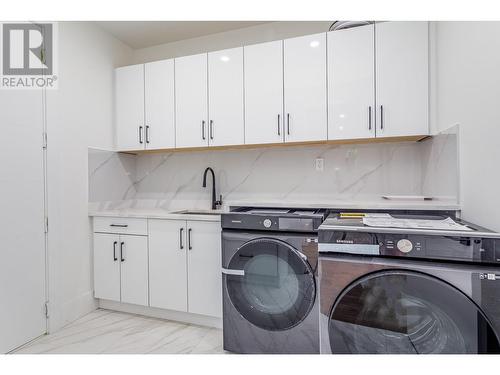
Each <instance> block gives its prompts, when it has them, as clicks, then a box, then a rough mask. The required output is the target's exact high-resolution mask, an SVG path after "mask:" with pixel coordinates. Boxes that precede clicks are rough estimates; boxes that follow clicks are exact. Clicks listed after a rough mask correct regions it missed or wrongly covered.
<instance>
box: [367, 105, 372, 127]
mask: <svg viewBox="0 0 500 375" xmlns="http://www.w3.org/2000/svg"><path fill="white" fill-rule="evenodd" d="M368 130H372V106H371V105H370V106H368Z"/></svg>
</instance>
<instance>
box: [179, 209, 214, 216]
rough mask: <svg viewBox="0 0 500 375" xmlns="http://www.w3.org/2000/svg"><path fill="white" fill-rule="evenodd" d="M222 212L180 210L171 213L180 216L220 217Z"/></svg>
mask: <svg viewBox="0 0 500 375" xmlns="http://www.w3.org/2000/svg"><path fill="white" fill-rule="evenodd" d="M222 212H223V211H221V210H181V211H174V212H172V213H173V214H182V215H220V214H221V213H222Z"/></svg>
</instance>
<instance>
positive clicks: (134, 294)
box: [118, 235, 148, 306]
mask: <svg viewBox="0 0 500 375" xmlns="http://www.w3.org/2000/svg"><path fill="white" fill-rule="evenodd" d="M119 250H120V251H119V254H118V260H119V262H120V263H121V301H122V302H124V303H133V304H136V305H143V306H147V305H148V238H147V237H146V236H127V235H121V236H120V243H119Z"/></svg>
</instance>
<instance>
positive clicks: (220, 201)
mask: <svg viewBox="0 0 500 375" xmlns="http://www.w3.org/2000/svg"><path fill="white" fill-rule="evenodd" d="M215 204H216V205H217V206H222V194H220V195H219V200H218V201H216V202H215Z"/></svg>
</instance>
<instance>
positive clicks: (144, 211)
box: [89, 198, 460, 221]
mask: <svg viewBox="0 0 500 375" xmlns="http://www.w3.org/2000/svg"><path fill="white" fill-rule="evenodd" d="M236 206H252V207H277V208H281V207H283V208H288V207H292V208H331V209H346V210H348V209H352V210H354V209H356V210H359V209H361V210H363V209H366V210H369V209H372V210H373V209H375V210H376V209H380V210H384V209H385V210H448V211H457V210H460V205H459V204H457V203H456V202H453V201H449V200H439V199H436V200H428V201H424V200H420V201H418V200H387V199H382V198H381V199H379V200H366V201H360V200H352V201H351V200H321V201H309V200H308V201H305V200H303V201H290V200H283V201H273V200H228V201H226V202H224V207H225V209H222V210H203V209H200V210H197V209H193V210H189V211H194V212H192V213H181V212H183V211H182V210H175V211H172V210H165V209H162V208H121V209H92V208H90V209H89V216H101V217H134V218H145V219H172V220H200V221H220V214H222V213H223V212H227V211H228V209H229V207H236ZM208 213H210V214H208Z"/></svg>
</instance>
